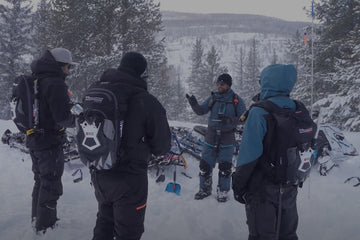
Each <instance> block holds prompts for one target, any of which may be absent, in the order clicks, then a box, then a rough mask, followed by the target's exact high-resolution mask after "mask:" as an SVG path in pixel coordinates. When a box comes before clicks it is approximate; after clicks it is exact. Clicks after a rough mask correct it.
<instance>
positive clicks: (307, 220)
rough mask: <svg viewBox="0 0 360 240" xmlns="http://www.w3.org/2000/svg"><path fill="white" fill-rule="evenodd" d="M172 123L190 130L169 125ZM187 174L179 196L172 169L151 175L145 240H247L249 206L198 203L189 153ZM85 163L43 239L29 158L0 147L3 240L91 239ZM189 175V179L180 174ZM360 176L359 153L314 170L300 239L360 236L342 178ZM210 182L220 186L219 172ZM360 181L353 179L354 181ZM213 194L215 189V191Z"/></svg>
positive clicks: (352, 190)
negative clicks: (34, 220) (172, 187)
mask: <svg viewBox="0 0 360 240" xmlns="http://www.w3.org/2000/svg"><path fill="white" fill-rule="evenodd" d="M172 124H173V125H181V126H192V125H191V124H190V123H179V122H172ZM7 128H10V129H11V130H13V131H15V132H16V128H15V126H14V125H13V123H12V122H11V121H0V133H1V134H2V133H3V132H4V131H5V130H6V129H7ZM345 135H346V137H347V139H348V140H349V141H350V142H351V143H353V144H354V145H355V147H356V148H357V149H358V150H360V133H345ZM185 158H186V160H187V162H188V165H189V167H188V169H186V170H185V169H182V168H181V167H178V168H177V172H178V175H177V182H178V183H179V184H180V185H181V194H180V196H177V195H175V194H173V193H167V192H165V191H164V189H165V186H166V184H167V183H168V182H172V181H173V180H172V173H173V169H168V170H167V171H166V180H165V182H163V183H159V184H158V183H155V177H154V175H155V174H154V173H152V172H150V173H149V198H148V205H147V212H146V219H145V233H144V235H143V238H142V239H143V240H190V239H197V240H220V239H226V240H232V239H237V240H242V239H247V234H248V231H247V226H246V218H245V211H244V206H243V205H241V204H239V203H238V202H236V201H234V199H233V196H232V192H231V195H230V201H228V202H226V203H218V202H217V201H216V199H215V195H214V194H213V195H212V196H211V197H209V198H207V199H205V200H202V201H196V200H194V198H193V197H194V194H195V192H196V191H197V190H198V177H197V173H198V161H197V160H196V159H194V158H192V157H190V156H188V155H185ZM79 167H82V165H81V164H80V163H79V162H77V161H74V162H72V163H71V164H66V169H65V172H64V175H63V178H62V180H63V184H64V194H63V196H62V197H61V198H60V200H59V202H58V216H59V217H60V218H61V220H60V221H59V226H58V227H57V228H56V229H54V230H49V231H48V232H47V233H46V234H45V235H44V236H36V235H35V234H34V232H33V230H32V228H31V224H30V213H31V191H32V187H33V174H32V172H31V160H30V156H29V155H26V154H24V153H21V152H19V151H17V150H15V149H10V148H9V146H7V145H4V144H1V145H0V239H1V240H29V239H30V240H31V239H42V240H45V239H46V240H82V239H84V240H85V239H86V240H88V239H91V237H92V229H93V227H94V225H95V218H96V211H97V203H96V199H95V197H94V194H93V188H92V187H91V185H90V179H89V174H88V171H87V170H86V169H85V168H83V173H84V179H83V181H81V182H79V183H73V179H74V177H73V176H71V174H72V173H73V172H74V171H75V170H76V169H77V168H79ZM181 171H185V172H187V174H188V175H190V176H192V179H189V178H186V177H185V176H183V175H181ZM351 176H360V156H356V157H351V158H350V159H348V160H347V161H345V162H343V163H342V164H341V165H340V168H335V169H333V170H332V172H330V174H329V175H328V176H325V177H323V176H320V175H319V174H318V173H317V172H316V171H313V172H312V174H311V177H310V179H308V180H307V182H306V183H305V184H304V187H303V188H302V189H299V197H298V208H299V216H300V222H299V227H298V235H299V238H300V239H310V240H311V239H317V240H322V239H324V240H339V239H342V240H354V239H360V227H359V217H360V208H359V206H360V186H359V187H353V186H352V184H349V183H347V184H345V183H344V181H345V179H347V178H348V177H351ZM213 181H214V182H215V183H216V182H217V171H214V177H213ZM354 183H355V182H354ZM213 192H215V187H214V188H213Z"/></svg>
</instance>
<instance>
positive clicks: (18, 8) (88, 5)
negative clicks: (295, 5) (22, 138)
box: [0, 0, 360, 131]
mask: <svg viewBox="0 0 360 240" xmlns="http://www.w3.org/2000/svg"><path fill="white" fill-rule="evenodd" d="M2 2H3V3H1V4H0V91H1V95H2V96H3V97H2V98H1V100H0V118H2V119H9V118H10V107H9V101H10V98H11V89H12V84H13V80H14V78H15V77H16V76H18V75H21V74H30V73H31V72H30V67H29V65H30V63H31V61H32V60H33V59H36V58H37V57H39V56H40V54H41V53H43V52H44V51H45V50H46V49H51V48H54V47H60V46H61V47H65V48H67V49H69V50H71V52H72V53H73V56H74V60H75V61H76V62H78V63H79V64H78V65H77V66H76V67H75V68H74V69H72V70H71V75H70V77H69V80H68V81H67V84H68V85H69V89H70V90H71V92H72V94H73V97H72V100H73V101H74V102H81V98H82V94H83V93H84V92H85V90H86V89H87V88H88V87H89V85H90V84H91V83H93V82H94V81H97V80H98V79H99V77H100V75H101V74H102V72H103V71H104V70H106V69H107V68H109V67H117V66H118V65H119V61H120V58H121V56H122V54H123V53H124V52H127V51H130V50H132V51H139V52H141V53H143V54H144V55H145V56H146V58H147V59H148V62H149V69H148V70H149V75H150V77H149V79H148V90H149V91H150V92H151V93H152V94H153V95H155V96H156V97H157V98H158V99H159V100H160V102H162V104H163V105H164V106H165V108H166V110H167V113H168V118H169V119H170V120H182V121H191V122H204V121H205V119H206V117H202V118H200V117H197V116H195V114H193V113H192V112H191V109H190V108H189V106H188V104H187V102H186V99H185V97H184V96H185V93H186V92H187V91H189V89H191V91H192V92H193V93H196V95H197V97H198V98H199V99H205V98H206V97H208V96H209V94H210V91H211V90H213V89H214V83H215V81H216V78H217V76H218V75H219V74H220V73H222V72H230V73H231V75H232V76H233V79H234V87H236V89H237V91H238V92H239V94H240V96H241V97H242V98H244V100H245V102H246V104H247V107H249V106H250V104H251V98H252V97H253V96H254V95H255V94H256V93H257V92H258V91H259V87H258V81H259V75H260V72H261V69H262V68H263V67H264V66H265V65H266V64H272V63H286V64H294V65H295V66H296V67H297V70H298V80H297V84H296V86H295V89H294V90H293V92H292V94H291V96H292V97H293V98H295V99H298V100H301V101H303V102H304V103H305V104H306V105H307V107H308V108H310V109H311V110H313V111H320V112H321V113H322V117H323V120H324V121H325V122H328V123H331V124H333V125H335V126H337V127H340V128H341V129H346V130H350V131H360V107H359V102H360V93H359V92H360V91H359V90H360V71H359V68H360V28H359V24H360V0H347V1H336V0H320V1H317V2H316V3H315V6H314V9H315V11H314V14H313V15H312V14H311V12H310V11H309V10H307V11H306V12H304V14H308V15H309V22H308V23H294V22H291V23H287V22H285V21H282V20H279V19H276V18H273V19H271V21H270V19H267V20H264V17H261V16H256V15H236V14H235V15H234V14H229V15H226V14H222V15H221V16H218V17H216V16H214V15H208V16H203V15H198V16H197V18H196V17H194V16H190V15H188V16H187V15H186V14H185V15H184V14H182V15H181V18H182V19H183V20H177V18H178V19H181V18H180V17H179V13H171V12H164V13H163V12H161V11H160V5H159V4H158V3H155V2H154V1H153V0H136V1H132V0H121V1H117V0H106V1H99V0H88V1H76V0H41V1H39V3H38V4H37V5H34V4H33V3H32V1H29V0H4V1H2ZM171 18H173V19H175V20H173V21H170V20H169V19H171ZM184 19H185V20H186V21H185V22H184ZM209 19H213V20H212V22H211V21H210V22H209ZM216 19H221V21H218V22H215V20H216ZM264 21H265V22H269V27H265V28H264V27H263V25H264ZM310 21H311V22H310ZM183 24H186V25H187V26H186V28H184V27H182V28H181V29H187V31H186V32H180V31H178V29H180V27H181V25H183ZM209 25H213V26H214V27H213V28H210V27H209ZM260 26H262V27H260ZM270 26H271V27H270ZM250 33H252V34H251V37H248V39H247V40H241V39H240V38H239V37H238V36H242V35H247V36H248V35H249V34H250ZM180 34H181V35H180ZM217 34H218V36H220V37H222V39H220V40H219V39H218V40H217V41H213V42H211V43H210V42H208V41H207V39H209V38H211V37H213V36H216V35H217ZM221 34H228V35H226V36H230V34H231V36H232V37H229V39H228V40H229V41H231V42H238V43H239V44H238V45H237V47H236V49H235V48H232V47H230V46H229V47H228V48H229V49H228V50H227V52H226V53H225V52H223V48H222V46H225V45H226V43H225V40H226V38H224V36H225V35H221ZM274 34H275V35H276V36H277V38H278V39H280V40H279V41H277V42H276V43H274V42H272V41H270V40H267V39H268V38H267V37H271V36H272V35H274ZM304 34H306V37H307V42H306V44H305V43H304ZM184 36H186V37H187V42H183V43H184V44H188V45H190V50H189V51H190V52H189V54H188V55H189V58H186V59H183V60H182V61H183V62H186V64H188V65H189V66H190V68H189V69H188V68H183V69H182V70H179V69H180V68H181V67H182V66H181V65H184V64H183V62H181V61H175V62H174V61H173V59H172V58H170V59H169V49H171V48H177V49H178V51H182V50H183V49H184V48H185V45H182V42H180V41H179V42H177V43H176V44H177V45H175V47H174V42H173V41H174V39H180V37H184ZM264 36H265V37H264ZM181 39H183V38H181ZM229 59H231V64H229V62H230V60H229ZM170 62H171V64H170ZM184 72H185V73H184ZM312 86H313V88H312Z"/></svg>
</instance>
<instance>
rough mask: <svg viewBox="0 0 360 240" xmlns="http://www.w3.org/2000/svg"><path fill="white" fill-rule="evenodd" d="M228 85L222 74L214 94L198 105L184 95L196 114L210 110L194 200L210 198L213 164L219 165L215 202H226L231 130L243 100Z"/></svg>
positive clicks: (232, 131) (228, 185)
mask: <svg viewBox="0 0 360 240" xmlns="http://www.w3.org/2000/svg"><path fill="white" fill-rule="evenodd" d="M231 85H232V78H231V76H230V75H229V74H227V73H223V74H221V75H220V76H219V77H218V79H217V88H218V91H217V92H215V93H212V94H211V96H210V97H208V98H207V99H206V100H205V102H203V103H202V104H198V102H197V100H196V98H195V97H194V96H193V95H192V96H189V95H186V97H187V98H188V101H189V103H190V105H191V107H192V109H193V111H194V112H195V113H196V114H198V115H204V114H207V113H208V112H209V111H210V115H209V120H208V131H207V134H206V136H205V144H204V147H203V150H202V155H201V160H200V173H199V175H200V190H199V192H198V193H196V194H195V199H197V200H199V199H203V198H206V197H208V196H210V195H211V191H212V171H213V168H214V167H215V164H216V161H217V162H218V164H219V165H218V167H219V181H218V187H217V200H218V201H219V202H226V201H227V199H228V196H227V193H228V191H229V190H230V181H231V171H232V157H233V151H234V143H235V129H236V125H237V124H238V122H239V118H240V116H241V115H242V114H243V113H244V112H245V110H246V108H245V104H244V101H243V100H242V99H241V98H240V97H239V96H238V95H237V94H235V93H234V91H233V90H232V89H231Z"/></svg>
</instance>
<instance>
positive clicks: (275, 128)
mask: <svg viewBox="0 0 360 240" xmlns="http://www.w3.org/2000/svg"><path fill="white" fill-rule="evenodd" d="M295 103H296V110H295V111H292V110H291V109H286V108H280V107H279V106H277V105H276V104H275V103H273V102H271V101H267V100H265V101H260V102H257V103H255V104H254V105H253V106H257V107H261V108H263V109H265V110H266V111H267V112H269V115H265V119H266V120H267V133H266V135H265V138H264V141H263V144H264V150H263V155H262V157H261V158H262V161H261V162H262V164H263V169H264V170H265V173H266V175H267V177H268V179H270V181H272V182H273V183H276V184H294V185H299V187H302V184H303V182H304V181H305V180H306V178H307V177H308V176H309V174H310V170H311V156H312V153H313V149H312V147H313V143H314V137H315V133H316V129H317V126H316V124H315V123H314V122H313V120H312V119H311V117H310V114H309V112H308V110H307V109H306V107H305V106H304V104H303V103H301V102H299V101H295Z"/></svg>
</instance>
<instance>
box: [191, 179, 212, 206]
mask: <svg viewBox="0 0 360 240" xmlns="http://www.w3.org/2000/svg"><path fill="white" fill-rule="evenodd" d="M211 188H212V176H201V175H200V190H199V192H197V193H196V194H195V199H196V200H201V199H204V198H206V197H208V196H210V195H211Z"/></svg>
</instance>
